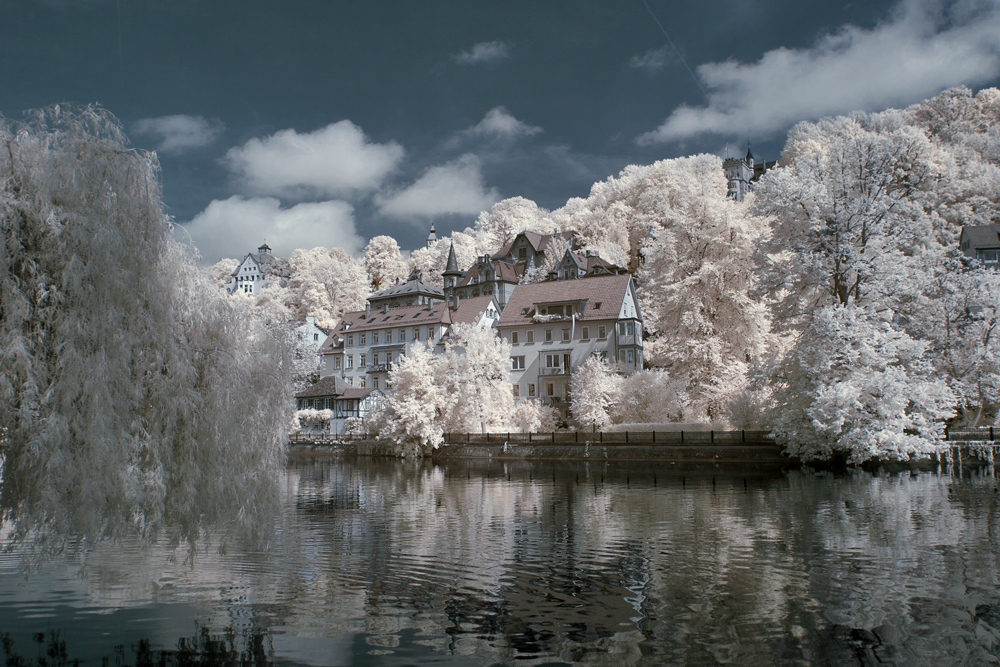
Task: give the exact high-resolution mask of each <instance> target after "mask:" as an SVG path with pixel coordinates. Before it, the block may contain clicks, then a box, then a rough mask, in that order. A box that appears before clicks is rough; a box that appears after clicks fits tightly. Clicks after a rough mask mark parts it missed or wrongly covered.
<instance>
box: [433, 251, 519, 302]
mask: <svg viewBox="0 0 1000 667" xmlns="http://www.w3.org/2000/svg"><path fill="white" fill-rule="evenodd" d="M454 251H455V249H454V247H452V249H451V253H450V254H449V256H448V266H449V269H448V270H446V271H445V280H446V281H447V280H448V277H449V275H452V274H450V267H451V266H452V261H453V260H454V258H455V254H454ZM455 266H456V267H457V264H455ZM523 268H524V266H523V265H522V266H521V271H518V268H517V267H516V266H515V265H514V264H513V263H511V262H509V261H507V260H503V259H494V258H492V257H490V255H489V254H486V255H483V256H482V257H477V258H476V263H475V264H473V265H472V266H471V267H469V269H468V270H467V271H465V273H459V274H458V276H456V280H455V284H454V288H452V291H453V293H454V294H456V295H458V296H459V297H460V298H462V299H474V298H476V297H478V296H490V295H495V296H496V298H497V303H499V304H500V310H503V309H504V308H505V307H506V305H507V301H508V300H509V299H510V295H511V294H513V293H514V288H515V287H517V283H518V281H519V280H520V279H521V274H522V273H523ZM446 284H447V283H446Z"/></svg>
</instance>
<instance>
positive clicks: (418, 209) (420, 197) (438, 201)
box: [377, 155, 500, 218]
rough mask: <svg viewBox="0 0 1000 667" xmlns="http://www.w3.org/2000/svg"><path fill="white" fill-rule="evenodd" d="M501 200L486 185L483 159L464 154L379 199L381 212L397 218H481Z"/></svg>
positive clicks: (494, 190) (432, 168)
mask: <svg viewBox="0 0 1000 667" xmlns="http://www.w3.org/2000/svg"><path fill="white" fill-rule="evenodd" d="M499 200H500V194H499V193H498V192H497V191H496V189H494V188H490V189H489V190H487V189H486V188H485V186H484V184H483V175H482V172H481V171H480V162H479V158H477V157H476V156H474V155H463V156H462V157H460V158H458V159H457V160H455V161H454V162H450V163H448V164H445V165H439V166H437V167H431V168H430V169H428V170H427V171H426V172H424V174H423V175H422V176H421V177H420V178H418V179H417V180H416V182H414V183H413V184H412V185H410V186H409V187H407V188H405V189H403V190H400V191H398V192H396V193H393V194H389V195H383V196H381V197H378V198H377V203H378V207H379V211H380V212H381V213H382V214H384V215H388V216H392V217H394V218H407V217H421V218H430V217H434V216H436V215H446V214H452V213H460V214H464V215H477V214H478V213H479V212H480V211H485V210H487V209H489V208H490V207H491V206H492V205H493V204H494V203H496V202H497V201H499Z"/></svg>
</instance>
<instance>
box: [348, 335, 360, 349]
mask: <svg viewBox="0 0 1000 667" xmlns="http://www.w3.org/2000/svg"><path fill="white" fill-rule="evenodd" d="M361 342H362V343H363V342H364V340H363V339H362V341H361ZM347 345H348V346H349V347H353V346H354V335H353V334H351V335H349V336H348V337H347Z"/></svg>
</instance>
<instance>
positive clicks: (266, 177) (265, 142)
mask: <svg viewBox="0 0 1000 667" xmlns="http://www.w3.org/2000/svg"><path fill="white" fill-rule="evenodd" d="M402 158H403V148H402V147H401V146H400V145H399V144H397V143H396V142H390V143H387V144H373V143H370V142H369V141H368V138H367V137H366V136H365V133H364V132H363V131H362V130H361V128H360V127H358V126H357V125H355V124H354V123H352V122H351V121H349V120H342V121H340V122H337V123H333V124H331V125H327V126H326V127H324V128H322V129H319V130H316V131H315V132H310V133H308V134H299V133H297V132H296V131H295V130H281V131H280V132H277V133H275V134H273V135H271V136H269V137H265V138H263V139H259V138H254V139H251V140H250V141H248V142H246V143H245V144H244V145H243V146H240V147H238V148H232V149H230V150H229V152H228V153H226V162H227V163H228V166H229V168H230V169H231V170H232V171H234V172H236V173H237V174H240V175H241V176H242V177H244V178H245V179H246V181H245V187H246V189H247V190H248V191H249V192H252V193H254V194H268V195H277V196H289V197H302V196H342V195H345V194H348V193H350V192H353V191H357V190H372V189H375V188H377V187H378V186H379V185H380V184H381V183H382V181H383V179H384V178H385V177H386V176H387V175H388V174H390V173H391V172H392V171H393V170H394V169H395V168H396V165H397V164H399V161H400V160H401V159H402Z"/></svg>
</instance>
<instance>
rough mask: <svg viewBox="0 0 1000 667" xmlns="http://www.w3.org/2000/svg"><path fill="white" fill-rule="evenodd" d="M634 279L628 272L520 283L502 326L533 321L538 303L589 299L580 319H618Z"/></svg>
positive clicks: (508, 305) (503, 317)
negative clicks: (628, 288)
mask: <svg viewBox="0 0 1000 667" xmlns="http://www.w3.org/2000/svg"><path fill="white" fill-rule="evenodd" d="M631 279H632V277H631V276H630V275H629V274H627V273H624V274H621V275H614V276H595V277H593V278H587V279H585V280H550V281H546V282H541V283H529V284H527V285H518V286H517V287H515V288H514V293H513V294H511V297H510V300H509V301H507V307H506V308H504V311H503V315H501V317H500V324H499V326H501V327H503V326H523V325H525V324H532V323H533V322H532V317H533V316H534V315H535V304H540V303H566V302H572V301H577V302H579V301H586V303H585V304H584V307H583V311H582V312H581V313H580V314H579V315H578V317H577V319H579V320H613V319H617V318H618V312H619V310H620V309H621V305H622V301H624V299H625V292H626V289H627V287H628V285H629V283H630V281H631ZM598 304H600V305H599V306H598Z"/></svg>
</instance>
